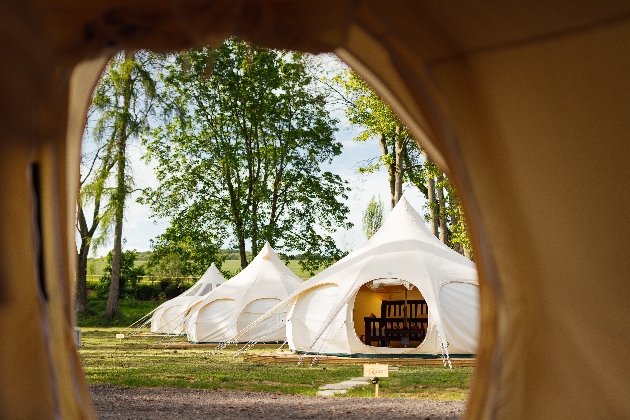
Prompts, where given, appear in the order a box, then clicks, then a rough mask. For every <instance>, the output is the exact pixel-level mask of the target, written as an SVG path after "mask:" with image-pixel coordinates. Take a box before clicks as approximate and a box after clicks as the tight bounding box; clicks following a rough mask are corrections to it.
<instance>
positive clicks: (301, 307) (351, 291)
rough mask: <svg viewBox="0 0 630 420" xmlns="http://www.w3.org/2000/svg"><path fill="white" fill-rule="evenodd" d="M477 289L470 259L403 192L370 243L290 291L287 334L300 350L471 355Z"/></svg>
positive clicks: (291, 344) (474, 340)
mask: <svg viewBox="0 0 630 420" xmlns="http://www.w3.org/2000/svg"><path fill="white" fill-rule="evenodd" d="M478 293H479V292H478V282H477V271H476V268H475V265H474V263H473V262H471V261H470V260H468V259H467V258H465V257H463V256H462V255H460V254H458V253H457V252H455V251H453V250H452V249H450V248H449V247H447V246H446V245H444V244H443V243H442V242H440V241H439V240H438V239H437V238H436V237H435V236H434V235H433V234H432V233H431V232H430V231H429V230H428V229H427V227H426V226H425V224H424V219H423V217H422V216H421V215H419V214H418V213H417V212H416V210H415V209H414V208H413V207H411V205H410V204H409V203H408V202H407V200H406V199H405V198H404V197H403V198H401V199H400V201H399V203H398V204H397V205H396V207H395V208H394V209H393V210H392V211H391V213H390V214H389V215H388V217H387V218H386V219H385V221H384V223H383V225H382V227H381V228H380V229H379V230H378V232H377V233H376V234H374V236H372V238H370V240H369V241H367V242H366V243H365V244H364V245H363V246H361V247H360V248H358V249H357V250H355V251H354V252H352V253H350V254H349V255H347V256H346V257H345V258H343V259H341V260H340V261H338V262H337V263H336V264H334V265H332V266H331V267H329V268H327V269H326V270H324V271H322V272H321V273H319V274H318V275H316V276H315V277H313V278H311V279H310V280H309V281H307V282H306V283H304V284H303V285H302V287H300V289H298V290H297V291H296V292H295V293H294V294H293V296H292V298H291V299H290V301H291V302H292V303H291V306H290V312H289V317H288V321H287V340H288V343H289V347H290V349H291V350H293V351H297V352H303V353H319V354H330V355H333V354H334V355H358V354H364V355H373V356H372V357H378V355H379V354H383V355H391V354H405V355H409V356H411V355H417V356H416V357H430V356H427V355H438V354H442V352H443V351H444V352H446V354H448V353H450V354H451V356H452V355H454V354H460V355H470V354H474V353H475V351H476V346H477V334H478V323H479V296H478ZM379 315H380V316H379ZM375 342H376V343H375ZM373 344H374V345H373ZM383 357H386V356H383Z"/></svg>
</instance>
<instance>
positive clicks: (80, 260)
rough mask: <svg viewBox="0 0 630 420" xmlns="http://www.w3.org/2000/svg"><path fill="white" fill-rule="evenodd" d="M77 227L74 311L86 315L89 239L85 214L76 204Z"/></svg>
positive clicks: (79, 205)
mask: <svg viewBox="0 0 630 420" xmlns="http://www.w3.org/2000/svg"><path fill="white" fill-rule="evenodd" d="M77 225H78V228H79V235H81V244H80V245H79V250H78V252H77V266H76V267H75V268H76V275H75V278H76V284H77V288H76V292H75V296H74V311H75V312H76V313H77V314H85V313H87V257H88V253H89V252H90V238H88V228H87V223H86V221H85V214H84V213H83V208H82V207H81V204H80V203H79V204H78V211H77Z"/></svg>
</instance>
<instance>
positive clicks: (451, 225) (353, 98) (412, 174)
mask: <svg viewBox="0 0 630 420" xmlns="http://www.w3.org/2000/svg"><path fill="white" fill-rule="evenodd" d="M333 82H334V83H335V84H336V85H338V86H340V87H341V89H342V90H343V99H344V104H345V110H346V116H347V117H348V119H349V121H350V122H351V123H352V124H355V125H356V126H359V127H361V129H362V131H360V133H359V134H358V135H357V137H356V138H355V140H358V141H365V140H368V139H373V138H375V137H378V138H379V141H380V142H381V152H382V153H381V156H380V157H378V158H375V159H371V160H368V161H367V162H364V165H363V166H361V167H360V168H359V172H363V173H367V172H373V171H376V170H378V169H380V168H381V167H383V166H384V167H386V168H387V170H388V173H389V176H390V180H389V182H390V188H391V190H392V197H393V198H394V195H395V194H394V192H395V188H394V187H395V185H394V181H395V179H396V177H399V176H402V180H403V181H404V182H406V183H407V185H412V186H414V187H416V188H418V189H419V190H420V191H421V192H422V193H423V194H424V196H425V197H426V198H427V199H428V202H427V205H426V206H427V210H428V213H427V214H426V216H425V217H426V219H427V221H431V220H432V218H433V219H435V220H441V221H444V223H445V229H446V231H447V235H446V244H447V245H448V246H450V247H451V248H453V249H455V250H456V251H458V252H460V253H462V254H464V255H468V256H471V255H472V249H471V243H470V239H469V237H468V228H467V226H466V222H465V219H464V215H463V212H462V206H461V203H460V202H459V199H458V198H457V193H456V191H455V188H454V186H453V184H452V183H451V182H450V181H449V179H448V178H446V176H444V174H443V173H442V171H441V170H440V169H439V168H438V167H437V166H436V165H435V164H433V163H432V162H431V161H430V160H429V159H428V157H427V156H426V153H425V152H423V150H422V149H420V147H419V146H418V144H417V142H416V141H415V139H414V138H413V137H412V135H411V133H410V132H409V130H408V129H407V127H405V126H404V124H403V123H402V121H400V119H399V118H398V116H397V115H396V114H395V113H394V112H393V111H392V109H391V108H390V107H389V106H388V105H387V104H386V103H385V102H384V101H383V100H382V99H381V98H380V97H379V96H378V95H377V94H376V92H374V90H372V88H371V87H370V86H369V85H368V84H367V83H366V82H365V81H364V80H363V79H362V78H361V77H359V76H358V75H357V74H356V73H354V72H353V71H351V70H347V71H345V72H344V73H342V74H341V75H337V76H336V77H334V78H333ZM397 153H400V154H402V156H397ZM431 183H433V187H432V186H431V185H430V184H431ZM431 188H434V190H431ZM437 188H439V189H441V190H442V191H444V192H445V194H444V197H443V200H442V202H440V201H439V200H438V199H437V198H434V197H430V196H431V195H435V189H437ZM430 190H431V191H430ZM393 201H395V200H394V199H393ZM364 226H365V213H364ZM364 233H365V234H366V236H368V238H369V235H368V231H366V230H365V228H364ZM370 236H371V235H370Z"/></svg>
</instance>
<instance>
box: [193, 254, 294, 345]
mask: <svg viewBox="0 0 630 420" xmlns="http://www.w3.org/2000/svg"><path fill="white" fill-rule="evenodd" d="M302 284H303V281H302V280H301V279H300V278H299V277H298V276H296V275H295V274H293V272H292V271H291V270H289V268H288V267H287V266H286V265H284V263H283V262H282V261H281V260H280V258H279V257H278V255H277V254H276V253H275V252H274V250H273V249H272V248H271V246H270V245H269V243H266V244H265V246H264V247H263V249H262V250H261V251H260V253H259V254H258V255H257V256H256V258H254V260H253V261H252V262H251V263H250V264H249V265H248V266H247V267H246V268H245V269H244V270H243V271H241V272H240V273H238V274H237V275H236V276H234V277H233V278H232V279H230V280H229V281H227V282H226V283H225V284H223V285H222V286H221V287H219V288H218V289H216V290H214V291H212V292H211V293H210V294H208V295H207V296H206V297H205V298H204V299H203V301H202V302H201V303H199V304H198V305H196V306H195V308H193V309H192V310H191V311H190V313H189V315H188V317H187V318H186V331H187V335H188V341H190V342H192V343H220V342H224V341H227V340H228V339H230V338H231V337H232V336H234V335H235V334H236V332H237V331H240V330H242V329H243V328H245V327H246V326H247V325H249V324H251V323H252V322H254V321H255V320H257V319H258V318H260V317H261V316H262V315H263V314H265V313H266V312H268V311H269V310H270V309H271V308H273V307H275V306H276V305H277V304H278V303H280V302H282V301H283V300H285V299H286V298H287V297H289V296H290V295H291V293H293V292H294V291H295V290H296V289H297V288H298V287H300V286H301V285H302ZM285 324H286V311H282V310H277V311H275V312H274V313H273V314H271V315H270V316H269V317H267V318H266V319H265V321H264V322H261V323H259V324H258V325H257V326H256V327H255V328H252V329H250V330H249V331H248V333H247V334H244V335H243V336H242V337H241V340H242V341H261V342H275V341H284V340H285V339H286V333H285Z"/></svg>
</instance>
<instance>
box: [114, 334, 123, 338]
mask: <svg viewBox="0 0 630 420" xmlns="http://www.w3.org/2000/svg"><path fill="white" fill-rule="evenodd" d="M116 338H121V339H122V338H125V334H116Z"/></svg>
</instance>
